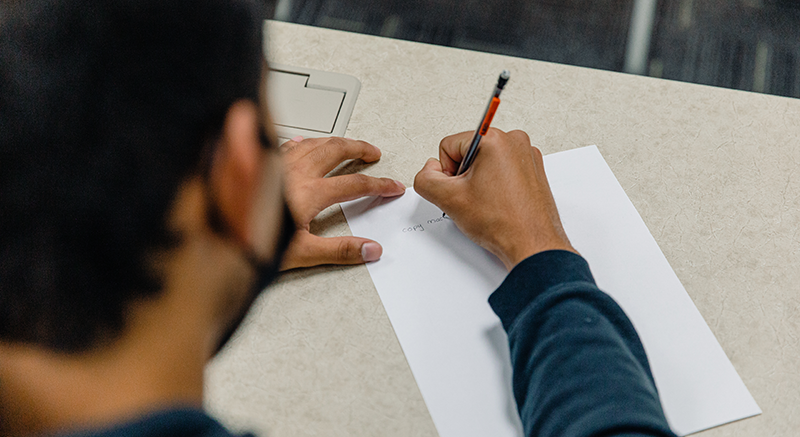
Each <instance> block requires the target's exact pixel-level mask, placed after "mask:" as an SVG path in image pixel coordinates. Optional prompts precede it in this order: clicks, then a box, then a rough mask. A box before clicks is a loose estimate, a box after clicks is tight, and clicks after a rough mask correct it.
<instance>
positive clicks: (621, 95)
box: [206, 22, 800, 437]
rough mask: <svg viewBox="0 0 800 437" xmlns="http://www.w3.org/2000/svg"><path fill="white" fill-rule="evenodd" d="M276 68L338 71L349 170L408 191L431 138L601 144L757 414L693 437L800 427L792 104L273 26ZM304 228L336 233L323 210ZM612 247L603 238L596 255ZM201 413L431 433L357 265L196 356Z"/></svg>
mask: <svg viewBox="0 0 800 437" xmlns="http://www.w3.org/2000/svg"><path fill="white" fill-rule="evenodd" d="M268 38H269V42H268V44H269V45H268V47H269V52H270V58H271V60H272V61H274V62H279V63H282V64H289V65H295V66H301V67H309V68H314V69H320V70H327V71H334V72H340V73H346V74H351V75H353V76H356V77H358V78H359V79H360V80H361V83H362V88H361V94H360V96H359V97H358V101H357V103H356V107H355V111H354V112H353V116H352V119H351V121H350V125H349V128H348V136H349V137H353V138H359V139H363V140H367V141H370V142H372V143H373V144H375V145H377V146H378V147H380V148H381V149H382V150H383V157H382V159H381V161H380V162H379V163H377V164H375V165H372V166H367V167H365V168H363V169H361V171H363V172H364V173H366V174H369V175H376V176H377V175H380V176H389V177H392V178H396V179H399V180H400V181H402V182H403V183H405V184H406V185H408V186H411V184H412V182H413V179H414V175H415V174H416V172H417V171H418V170H419V169H420V168H421V167H422V165H423V163H424V162H425V160H426V159H427V158H428V157H431V156H436V154H437V147H438V143H439V140H440V139H441V138H442V137H444V136H446V135H448V134H451V133H455V132H459V131H464V130H472V129H474V128H475V125H476V123H477V118H478V117H479V115H480V112H481V111H482V109H483V107H484V105H485V100H486V98H487V93H488V90H489V88H490V87H491V85H492V83H493V81H494V80H495V79H496V77H497V74H498V72H499V71H501V70H502V69H504V68H507V69H509V70H511V72H512V79H511V83H510V85H509V86H508V87H507V88H506V90H505V91H504V93H503V104H502V105H501V107H500V110H499V111H498V112H497V115H496V117H495V119H494V123H493V125H494V126H496V127H498V128H500V129H504V130H511V129H522V130H524V131H526V132H527V133H528V134H529V135H530V137H531V140H532V142H533V144H534V145H536V146H537V147H539V148H540V149H541V150H542V152H544V153H545V154H547V153H552V152H558V151H561V150H567V149H572V148H576V147H580V146H585V145H590V144H597V146H598V147H599V149H600V151H601V153H602V154H603V156H604V157H605V159H606V161H608V164H609V165H610V166H611V169H612V170H613V171H614V174H615V175H616V176H617V178H618V179H619V181H620V183H621V184H622V186H623V188H624V189H625V191H626V192H627V194H628V196H630V198H631V200H632V201H633V204H634V205H635V206H636V208H637V210H638V211H639V213H640V214H641V215H642V218H643V219H644V221H645V223H646V224H647V226H648V227H649V229H650V231H651V232H652V233H653V235H654V237H655V239H656V241H658V243H659V245H660V246H661V249H662V250H663V251H664V254H665V255H666V257H667V259H668V260H669V262H670V264H671V265H672V267H673V268H674V269H675V272H676V273H677V275H678V277H679V278H680V280H681V281H682V282H683V284H684V286H685V287H686V290H687V292H688V293H689V295H690V296H691V297H692V299H693V300H694V302H695V304H696V305H697V307H698V309H699V310H700V313H701V314H702V315H703V317H704V318H705V320H706V322H707V323H708V325H709V326H710V327H711V330H712V331H713V332H714V334H715V335H716V336H717V339H718V340H719V342H720V343H721V345H722V347H723V349H724V350H725V352H726V353H727V354H728V357H730V359H731V361H732V362H733V365H734V366H735V367H736V370H737V371H738V372H739V374H740V375H741V377H742V379H743V380H744V383H745V384H746V385H747V387H748V388H749V389H750V392H751V393H752V394H753V396H754V397H755V399H756V401H757V402H758V404H759V406H760V407H761V408H762V410H763V411H764V414H762V415H761V416H757V417H755V418H750V419H746V420H742V421H739V422H736V423H733V424H728V425H724V426H721V427H718V428H716V429H712V430H709V431H706V432H704V433H701V434H702V435H704V436H709V437H710V436H756V435H757V436H773V435H775V436H788V435H797V433H798V432H800V431H798V429H800V414H797V413H798V409H800V371H799V370H798V364H799V363H800V353H799V352H800V348H799V346H800V326H799V323H800V312H799V311H798V307H799V306H800V293H798V290H799V289H800V243H799V241H800V172H799V171H798V169H800V100H794V99H788V98H781V97H774V96H766V95H759V94H753V93H746V92H740V91H731V90H725V89H719V88H711V87H705V86H700V85H693V84H685V83H678V82H671V81H666V80H659V79H652V78H647V77H639V76H630V75H624V74H619V73H611V72H605V71H598V70H591V69H586V68H578V67H572V66H565V65H558V64H551V63H546V62H538V61H531V60H525V59H517V58H511V57H505V56H498V55H492V54H485V53H477V52H472V51H465V50H458V49H452V48H445V47H437V46H431V45H425V44H418V43H410V42H404V41H397V40H392V39H385V38H379V37H371V36H364V35H358V34H352V33H346V32H339V31H332V30H327V29H319V28H313V27H306V26H299V25H295V24H287V23H280V22H270V23H269V36H268ZM316 228H317V229H318V230H319V231H320V232H322V233H323V234H324V235H347V234H349V233H350V231H349V228H348V227H347V223H346V222H345V220H344V216H343V215H342V213H341V210H340V209H339V208H338V206H336V207H332V208H329V209H328V210H326V211H325V212H323V215H322V216H321V217H320V220H318V223H317V226H316ZM609 250H613V248H609ZM206 380H207V383H206V389H207V395H206V406H207V408H208V409H209V410H210V411H211V412H212V413H213V414H215V415H216V416H217V417H219V418H220V419H221V420H222V421H223V422H224V423H225V424H227V425H229V426H231V427H233V428H234V429H238V430H252V431H255V432H256V433H257V434H260V435H262V436H271V437H272V436H274V437H284V436H311V435H325V436H435V435H437V433H436V430H435V428H434V426H433V422H432V421H431V418H430V415H429V414H428V411H427V409H426V407H425V403H424V401H423V400H422V397H421V395H420V392H419V389H418V388H417V385H416V383H415V381H414V378H413V376H412V374H411V371H410V369H409V367H408V364H407V363H406V360H405V358H404V356H403V352H402V350H401V348H400V345H399V343H398V341H397V339H396V337H395V335H394V332H393V331H392V328H391V324H390V322H389V319H388V317H387V315H386V312H385V311H384V308H383V306H382V305H381V301H380V298H379V297H378V294H377V292H376V290H375V287H374V285H373V283H372V281H371V280H370V277H369V274H368V272H367V269H366V268H365V267H364V266H354V267H322V268H316V269H311V270H306V271H298V272H292V273H289V274H287V275H285V276H284V277H283V278H282V279H281V280H280V281H279V283H278V284H276V285H275V286H273V287H272V288H271V290H270V291H269V292H268V293H265V294H264V295H263V296H262V298H261V299H259V301H258V302H257V304H256V306H255V307H254V308H253V310H252V311H251V313H250V315H249V317H248V319H247V321H246V324H245V326H244V327H243V329H242V330H241V331H240V332H239V334H238V335H237V337H236V339H235V341H234V342H233V344H232V345H231V346H230V347H229V348H227V349H226V350H225V351H224V352H223V353H222V355H221V356H220V357H218V358H217V359H216V360H215V361H214V362H212V364H211V365H210V366H209V368H208V371H207V379H206Z"/></svg>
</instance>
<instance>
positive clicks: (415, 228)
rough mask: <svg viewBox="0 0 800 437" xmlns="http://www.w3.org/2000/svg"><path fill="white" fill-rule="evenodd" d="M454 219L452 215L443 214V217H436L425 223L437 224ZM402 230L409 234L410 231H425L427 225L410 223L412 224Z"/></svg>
mask: <svg viewBox="0 0 800 437" xmlns="http://www.w3.org/2000/svg"><path fill="white" fill-rule="evenodd" d="M452 220H453V219H451V218H450V217H447V216H443V217H434V218H432V219H430V220H428V221H427V222H425V223H427V224H429V225H434V224H437V223H441V222H446V221H452ZM402 231H403V233H404V234H408V233H410V232H425V227H424V226H423V225H422V223H418V224H416V225H410V226H407V227H404V228H403V230H402Z"/></svg>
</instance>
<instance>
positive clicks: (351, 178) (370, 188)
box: [316, 173, 406, 211]
mask: <svg viewBox="0 0 800 437" xmlns="http://www.w3.org/2000/svg"><path fill="white" fill-rule="evenodd" d="M318 189H319V195H318V196H316V197H317V199H318V200H319V203H320V207H321V209H320V211H321V210H322V209H324V208H327V207H328V206H330V205H333V204H334V203H339V202H346V201H348V200H355V199H360V198H362V197H364V196H381V197H393V196H399V195H401V194H403V193H404V192H405V191H406V186H405V185H403V184H402V183H401V182H400V181H396V180H394V179H389V178H376V177H372V176H367V175H364V174H360V173H356V174H351V175H343V176H334V177H331V178H325V179H321V180H319V182H318Z"/></svg>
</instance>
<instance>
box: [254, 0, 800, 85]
mask: <svg viewBox="0 0 800 437" xmlns="http://www.w3.org/2000/svg"><path fill="white" fill-rule="evenodd" d="M273 2H274V0H272V1H270V2H268V3H269V4H270V5H271V6H270V9H272V12H273V15H274V17H275V19H277V20H281V21H288V22H293V23H300V24H307V25H312V26H320V27H327V28H331V29H339V30H346V31H351V32H359V33H365V34H370V35H381V36H385V37H389V38H399V39H404V40H409V41H419V42H425V43H430V44H438V45H444V46H451V47H460V48H465V49H472V50H480V51H486V52H492V53H500V54H506V55H512V56H519V57H524V58H531V59H538V60H543V61H551V62H558V63H564V64H571V65H579V66H583V67H591V68H599V69H603V70H612V71H622V72H627V73H632V74H642V75H648V76H653V77H660V78H665V79H673V80H679V81H684V82H694V83H700V84H706V85H713V86H719V87H725V88H735V89H740V90H747V91H755V92H761V93H769V94H776V95H781V96H789V97H800V74H798V73H800V0H728V1H725V0H594V1H588V0H585V1H582V0H370V1H359V0H278V1H277V2H275V3H273Z"/></svg>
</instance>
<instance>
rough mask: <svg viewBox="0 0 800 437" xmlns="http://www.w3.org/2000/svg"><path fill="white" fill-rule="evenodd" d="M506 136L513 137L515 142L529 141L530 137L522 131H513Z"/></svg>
mask: <svg viewBox="0 0 800 437" xmlns="http://www.w3.org/2000/svg"><path fill="white" fill-rule="evenodd" d="M508 135H511V136H513V137H514V138H515V139H517V140H521V141H530V137H529V136H528V133H527V132H525V131H523V130H519V129H514V130H512V131H511V132H509V133H508Z"/></svg>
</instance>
